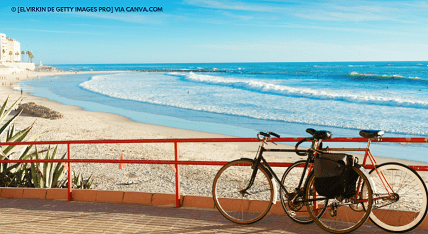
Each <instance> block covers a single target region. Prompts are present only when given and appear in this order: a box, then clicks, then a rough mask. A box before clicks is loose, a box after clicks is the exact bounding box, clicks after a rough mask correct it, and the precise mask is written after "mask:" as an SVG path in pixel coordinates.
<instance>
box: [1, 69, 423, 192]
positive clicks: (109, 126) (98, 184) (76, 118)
mask: <svg viewBox="0 0 428 234" xmlns="http://www.w3.org/2000/svg"><path fill="white" fill-rule="evenodd" d="M117 72H132V71H85V72H74V71H73V72H22V73H16V74H7V75H1V74H0V77H2V78H4V79H2V80H1V82H2V83H5V84H6V85H7V84H9V85H7V86H0V98H1V100H0V101H1V102H2V103H3V102H4V101H5V100H6V98H7V97H9V104H11V103H13V102H14V101H16V100H17V99H18V98H19V97H20V96H21V92H20V91H19V90H16V89H13V87H14V86H13V85H12V83H15V82H19V81H22V80H25V79H35V78H37V77H41V76H54V75H73V74H85V73H86V74H87V73H117ZM22 97H23V100H22V103H28V102H35V103H36V104H38V105H42V106H45V107H48V108H50V109H52V110H55V111H58V112H60V113H62V114H63V115H64V118H62V119H56V120H49V119H43V118H37V117H32V116H28V115H25V114H22V115H21V116H20V117H19V118H18V119H17V120H16V121H15V125H16V127H17V128H18V129H22V128H25V127H28V126H30V125H31V124H32V123H33V122H34V121H35V123H34V127H33V129H32V131H31V132H30V135H31V136H32V135H35V134H39V133H42V132H45V131H48V132H47V133H46V134H44V135H42V136H41V137H40V138H39V140H93V139H159V138H219V137H227V138H233V137H231V136H226V135H220V134H214V133H207V132H198V131H193V130H185V129H178V128H172V127H164V126H159V125H151V124H145V123H139V122H135V121H132V120H130V119H128V118H126V117H123V116H120V115H116V114H111V113H101V112H93V111H87V110H82V109H81V108H80V107H76V106H69V105H64V104H60V103H58V102H56V101H51V100H48V99H46V98H40V97H35V96H31V95H29V94H27V93H25V92H24V93H23V95H22ZM179 147H180V148H179V150H180V159H181V160H213V161H231V160H234V159H238V158H243V157H245V158H253V157H254V155H255V153H256V151H257V148H258V143H186V144H180V146H179ZM269 147H271V148H273V147H286V148H288V147H292V146H289V145H283V144H279V145H278V146H274V145H272V144H270V145H269ZM59 150H60V152H65V151H64V150H65V148H64V147H59ZM173 150H174V149H173V145H172V144H135V145H134V144H133V145H123V144H111V145H92V146H91V145H76V146H73V147H72V155H73V157H74V158H88V159H89V158H103V159H119V158H120V156H121V154H123V155H124V158H125V159H149V160H160V159H162V160H172V159H173V158H174V151H173ZM61 154H62V153H61ZM267 158H268V160H269V161H270V162H295V161H298V160H302V159H304V158H302V157H298V156H297V155H295V154H293V153H289V154H281V155H279V154H272V153H271V154H268V156H267ZM360 160H361V159H360ZM376 160H377V161H378V163H382V162H386V161H394V162H401V163H404V164H406V165H425V166H426V165H428V164H426V163H422V162H414V161H407V160H402V159H389V158H382V157H376ZM181 168H182V170H181V172H180V173H181V177H182V183H183V182H184V184H186V185H187V184H188V185H189V186H188V187H187V186H184V187H183V188H182V193H183V194H195V195H208V196H210V193H211V192H210V189H211V184H207V185H198V183H199V182H198V181H200V180H201V178H202V177H206V180H207V181H210V182H211V181H212V179H213V178H214V176H215V173H216V171H217V170H218V169H219V167H217V166H183V167H181ZM73 170H74V171H75V172H77V173H79V172H80V173H83V176H84V177H88V176H89V175H91V174H93V175H94V176H93V177H94V179H95V181H94V185H95V188H96V189H109V190H134V191H144V192H162V193H165V192H167V193H168V192H171V193H173V191H174V189H175V187H174V181H175V179H174V174H173V171H172V170H171V168H170V167H169V166H168V165H125V169H124V170H119V169H118V165H116V164H89V165H85V164H73ZM284 170H285V169H282V168H281V169H278V172H277V173H278V175H281V174H282V172H283V171H284ZM147 175H150V176H147ZM154 178H156V179H154ZM154 181H155V182H154ZM200 193H202V194H200Z"/></svg>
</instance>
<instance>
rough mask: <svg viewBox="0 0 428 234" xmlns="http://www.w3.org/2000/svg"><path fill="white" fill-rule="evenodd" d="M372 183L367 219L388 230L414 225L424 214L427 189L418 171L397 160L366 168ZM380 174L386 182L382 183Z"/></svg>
mask: <svg viewBox="0 0 428 234" xmlns="http://www.w3.org/2000/svg"><path fill="white" fill-rule="evenodd" d="M370 176H371V177H372V178H373V181H374V184H375V186H376V192H375V194H374V199H375V202H374V206H373V211H372V214H371V215H370V220H371V221H372V222H373V223H374V224H376V225H377V226H378V227H380V228H382V229H384V230H386V231H390V232H407V231H410V230H412V229H414V228H416V227H417V226H418V225H419V224H420V223H421V222H422V221H423V220H424V218H425V216H426V214H427V188H426V186H425V183H424V181H423V180H422V178H421V177H420V176H419V174H418V173H417V172H416V171H415V170H413V169H412V168H410V167H408V166H406V165H403V164H400V163H385V164H381V165H380V166H378V167H377V172H376V170H375V169H373V170H371V171H370ZM381 177H382V178H383V177H384V178H385V179H386V181H385V180H384V182H382V180H381Z"/></svg>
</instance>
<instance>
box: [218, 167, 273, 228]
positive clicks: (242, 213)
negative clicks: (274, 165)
mask: <svg viewBox="0 0 428 234" xmlns="http://www.w3.org/2000/svg"><path fill="white" fill-rule="evenodd" d="M252 166H253V160H251V159H239V160H235V161H232V162H229V163H227V164H226V165H224V166H223V167H222V168H221V169H220V170H219V172H218V173H217V175H216V177H215V178H214V183H213V199H214V204H215V206H216V207H217V209H218V210H219V211H220V213H221V214H222V215H223V216H224V217H226V218H227V219H229V220H230V221H232V222H235V223H240V224H250V223H254V222H257V221H259V220H260V219H262V218H263V217H264V216H265V215H266V214H267V213H268V212H269V210H270V208H271V207H272V202H273V199H274V193H275V191H274V187H273V183H272V180H271V179H270V178H271V177H270V174H269V172H268V171H267V170H266V169H265V167H264V166H263V165H261V164H259V166H258V168H257V169H258V170H257V174H256V176H255V178H254V182H253V184H252V186H251V187H250V188H248V189H247V187H248V185H249V184H250V180H251V176H252V174H253V168H252Z"/></svg>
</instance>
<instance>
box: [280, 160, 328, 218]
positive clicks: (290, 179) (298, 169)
mask: <svg viewBox="0 0 428 234" xmlns="http://www.w3.org/2000/svg"><path fill="white" fill-rule="evenodd" d="M305 164H306V161H305V160H301V161H297V162H295V163H293V164H292V165H291V166H289V167H288V168H287V170H286V171H285V172H284V175H283V176H282V179H281V183H282V184H283V185H284V187H285V188H286V189H287V192H289V193H295V192H296V191H295V189H296V188H297V187H298V185H299V181H300V178H301V176H302V174H303V169H304V166H305ZM307 178H308V173H305V175H304V178H303V183H304V184H303V185H302V188H301V191H302V194H301V195H300V196H298V197H297V198H296V199H295V201H297V202H291V201H289V199H288V198H287V196H286V193H285V192H284V191H283V189H282V188H280V189H279V193H280V199H281V204H282V207H283V208H284V211H285V213H286V214H287V215H288V217H290V219H291V220H293V221H295V222H297V223H301V224H310V223H313V222H314V220H313V219H312V218H311V216H310V215H309V213H308V212H307V211H306V205H305V202H304V199H303V197H304V193H303V191H304V188H305V187H304V186H305V183H306V180H307ZM325 210H326V209H322V210H321V211H320V212H319V213H318V217H321V216H322V215H323V214H324V212H325Z"/></svg>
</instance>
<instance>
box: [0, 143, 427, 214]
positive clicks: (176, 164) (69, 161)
mask: <svg viewBox="0 0 428 234" xmlns="http://www.w3.org/2000/svg"><path fill="white" fill-rule="evenodd" d="M301 139H303V138H277V139H272V141H273V142H298V141H300V140H301ZM198 142H199V143H202V142H204V143H209V142H217V143H218V142H258V140H257V139H255V138H187V139H132V140H71V141H35V142H3V143H0V145H67V155H68V157H67V159H48V160H46V159H39V160H0V163H31V162H33V163H43V162H50V163H67V164H68V201H71V200H72V196H71V195H72V184H71V183H72V178H71V175H72V163H117V164H119V163H131V164H169V165H171V167H172V168H173V170H174V172H175V180H176V181H175V186H176V207H179V206H180V172H179V165H224V164H226V163H227V162H225V161H180V160H179V143H198ZM325 142H367V139H365V138H333V139H330V140H325ZM380 142H396V143H428V138H383V139H382V140H381V141H380ZM123 143H124V144H139V143H174V155H175V159H174V160H120V159H117V160H115V159H72V158H71V145H78V144H123ZM357 150H358V149H357ZM291 164H292V163H279V162H273V163H269V165H271V166H273V167H288V166H290V165H291ZM172 165H174V166H172ZM410 167H412V168H414V169H415V170H417V171H428V166H410Z"/></svg>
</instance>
